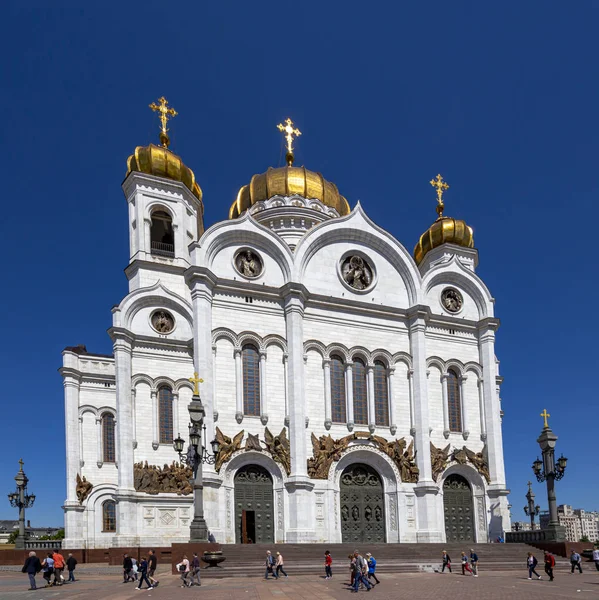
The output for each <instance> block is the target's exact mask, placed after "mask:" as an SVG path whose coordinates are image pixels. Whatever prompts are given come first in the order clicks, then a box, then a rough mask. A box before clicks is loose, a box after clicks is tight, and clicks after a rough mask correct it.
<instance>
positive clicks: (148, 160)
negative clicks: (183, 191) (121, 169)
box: [127, 144, 202, 202]
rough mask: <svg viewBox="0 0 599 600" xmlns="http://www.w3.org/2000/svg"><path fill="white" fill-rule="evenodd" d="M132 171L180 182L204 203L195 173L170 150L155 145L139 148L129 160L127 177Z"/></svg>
mask: <svg viewBox="0 0 599 600" xmlns="http://www.w3.org/2000/svg"><path fill="white" fill-rule="evenodd" d="M131 171H138V172H140V173H147V174H148V175H156V176H157V177H165V178H166V179H172V180H173V181H180V182H181V183H182V184H184V185H185V187H187V189H188V190H189V191H190V192H191V193H192V194H193V195H194V196H195V197H196V198H197V199H198V200H199V201H200V202H201V201H202V190H201V188H200V186H199V185H198V182H197V181H196V176H195V175H194V173H193V171H192V170H191V169H190V168H189V167H186V166H185V165H184V164H183V161H182V160H181V157H179V156H177V155H176V154H173V153H172V152H171V151H170V150H169V149H168V148H165V147H163V146H155V145H154V144H150V145H149V146H138V147H137V148H135V152H134V153H133V154H132V155H131V156H130V157H129V158H128V159H127V175H129V173H131Z"/></svg>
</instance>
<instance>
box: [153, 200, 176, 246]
mask: <svg viewBox="0 0 599 600" xmlns="http://www.w3.org/2000/svg"><path fill="white" fill-rule="evenodd" d="M150 247H151V251H152V254H160V255H162V256H175V235H174V233H173V220H172V219H171V216H170V215H169V214H168V213H167V212H166V211H165V210H155V211H154V212H153V213H152V224H151V226H150Z"/></svg>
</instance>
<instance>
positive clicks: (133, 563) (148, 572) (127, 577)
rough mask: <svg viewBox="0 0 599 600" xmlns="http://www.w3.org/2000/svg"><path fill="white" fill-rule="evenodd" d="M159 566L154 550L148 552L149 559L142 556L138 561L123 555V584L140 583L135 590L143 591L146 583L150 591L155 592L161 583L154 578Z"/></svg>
mask: <svg viewBox="0 0 599 600" xmlns="http://www.w3.org/2000/svg"><path fill="white" fill-rule="evenodd" d="M157 566H158V559H157V558H156V553H155V552H154V550H150V551H149V552H148V557H147V558H146V557H145V556H142V557H141V559H140V560H139V563H138V562H137V560H136V559H135V558H134V557H132V556H129V555H128V554H124V555H123V583H129V582H130V581H139V583H138V585H137V586H136V588H135V589H137V590H141V589H142V585H143V583H144V581H145V583H146V585H147V587H148V589H150V590H153V589H154V588H156V587H158V584H159V583H160V582H159V581H158V579H156V578H155V577H154V574H155V573H156V567H157Z"/></svg>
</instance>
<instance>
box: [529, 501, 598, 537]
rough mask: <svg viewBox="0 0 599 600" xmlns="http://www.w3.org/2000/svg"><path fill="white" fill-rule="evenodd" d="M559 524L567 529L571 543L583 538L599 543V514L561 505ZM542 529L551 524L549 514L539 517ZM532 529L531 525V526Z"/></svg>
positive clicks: (545, 512)
mask: <svg viewBox="0 0 599 600" xmlns="http://www.w3.org/2000/svg"><path fill="white" fill-rule="evenodd" d="M557 517H558V520H559V524H560V525H562V526H563V527H565V528H566V539H567V540H568V541H569V542H578V541H580V540H581V539H582V538H583V537H586V538H588V540H589V541H590V542H597V541H599V512H598V511H586V510H583V509H582V508H574V509H573V508H572V507H571V506H570V505H569V504H560V505H559V506H558V507H557ZM539 518H540V522H541V528H542V529H545V528H546V527H547V526H548V524H549V513H548V512H547V511H543V512H541V514H540V515H539ZM529 529H530V525H529Z"/></svg>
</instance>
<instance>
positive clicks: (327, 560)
mask: <svg viewBox="0 0 599 600" xmlns="http://www.w3.org/2000/svg"><path fill="white" fill-rule="evenodd" d="M332 565H333V558H332V556H331V553H330V552H329V551H328V550H325V552H324V575H325V577H324V578H325V579H333V569H332Z"/></svg>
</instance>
